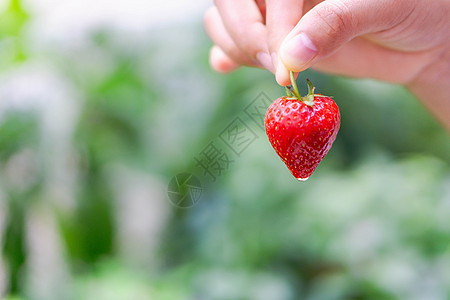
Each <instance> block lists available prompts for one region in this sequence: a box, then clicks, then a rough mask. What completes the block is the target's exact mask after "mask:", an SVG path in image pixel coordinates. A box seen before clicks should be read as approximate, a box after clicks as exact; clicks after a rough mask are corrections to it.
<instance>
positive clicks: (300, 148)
mask: <svg viewBox="0 0 450 300" xmlns="http://www.w3.org/2000/svg"><path fill="white" fill-rule="evenodd" d="M291 82H292V88H291V90H292V93H291V90H290V89H286V94H287V97H280V98H278V99H277V100H275V101H274V102H273V103H272V104H271V105H270V106H269V108H268V110H267V113H266V117H265V120H264V123H265V127H266V134H267V136H268V137H269V141H270V143H271V144H272V147H273V148H274V149H275V152H276V153H277V154H278V155H279V156H280V158H281V160H282V161H283V162H284V163H285V164H286V166H287V167H288V169H289V171H291V173H292V175H294V177H295V178H297V179H298V180H301V181H305V180H307V179H308V178H309V176H311V174H312V173H313V172H314V170H315V169H316V168H317V165H318V164H319V163H320V161H321V160H322V159H323V158H324V157H325V155H326V154H327V153H328V151H329V150H330V148H331V145H332V144H333V142H334V140H335V139H336V135H337V133H338V131H339V126H340V120H341V116H340V114H339V108H338V106H337V105H336V103H335V102H334V101H333V99H331V97H328V96H324V95H320V94H314V86H313V85H312V83H311V81H309V80H308V79H307V82H308V90H309V93H308V95H307V96H305V97H301V96H300V94H299V92H298V89H297V86H296V84H295V79H294V75H293V73H292V72H291Z"/></svg>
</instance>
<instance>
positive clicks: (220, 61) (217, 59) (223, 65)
mask: <svg viewBox="0 0 450 300" xmlns="http://www.w3.org/2000/svg"><path fill="white" fill-rule="evenodd" d="M209 64H210V65H211V68H212V69H213V70H214V71H216V72H218V73H230V72H232V71H234V70H235V69H237V68H238V67H239V65H238V64H237V63H236V62H234V61H233V60H232V59H231V58H229V57H228V56H227V55H226V54H225V52H223V51H222V49H220V48H219V47H218V46H213V47H212V48H211V50H210V52H209Z"/></svg>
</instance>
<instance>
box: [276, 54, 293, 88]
mask: <svg viewBox="0 0 450 300" xmlns="http://www.w3.org/2000/svg"><path fill="white" fill-rule="evenodd" d="M275 80H276V81H277V83H278V84H279V85H281V86H287V85H290V84H291V80H290V77H289V71H288V69H287V68H286V66H285V65H284V64H283V62H282V61H281V59H280V58H278V62H277V70H276V72H275Z"/></svg>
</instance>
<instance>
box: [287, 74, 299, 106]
mask: <svg viewBox="0 0 450 300" xmlns="http://www.w3.org/2000/svg"><path fill="white" fill-rule="evenodd" d="M289 77H290V78H291V84H292V93H293V94H294V96H295V97H296V98H297V99H299V100H302V96H301V95H300V92H299V91H298V87H297V83H296V82H295V77H294V72H292V71H289Z"/></svg>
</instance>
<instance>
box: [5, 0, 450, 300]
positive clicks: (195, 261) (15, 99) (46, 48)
mask: <svg viewBox="0 0 450 300" xmlns="http://www.w3.org/2000/svg"><path fill="white" fill-rule="evenodd" d="M209 5H211V1H206V0H201V1H181V0H178V1H176V0H167V1H161V0H146V1H144V0H122V1H119V0H95V1H93V0H65V1H58V0H1V1H0V249H1V257H0V295H1V296H3V297H4V298H5V299H10V300H11V299H36V300H40V299H45V300H52V299H58V300H60V299H108V300H114V299H121V300H122V299H156V300H166V299H170V300H171V299H174V300H178V299H181V300H182V299H187V300H203V299H204V300H235V299H236V300H240V299H249V300H253V299H254V300H284V299H286V300H287V299H309V300H322V299H324V300H325V299H326V300H328V299H410V300H415V299H423V300H433V299H443V300H444V299H449V298H450V244H449V242H450V167H449V162H450V138H449V135H448V133H446V132H445V130H444V129H443V128H442V127H441V126H440V125H439V124H438V123H437V122H436V121H435V120H434V119H433V118H432V116H431V115H430V114H429V113H428V112H427V111H426V110H425V109H424V108H423V107H422V105H421V104H420V103H419V102H418V101H417V100H416V99H414V98H413V97H412V96H411V95H410V94H409V93H408V92H407V91H406V90H405V89H404V88H402V87H399V86H394V85H388V84H384V83H380V82H374V81H370V80H354V79H348V78H342V77H331V76H327V75H324V74H319V73H316V72H313V71H306V72H304V73H302V74H300V76H299V79H298V84H299V86H301V87H302V91H303V93H305V88H304V87H305V78H306V77H309V78H311V80H312V81H313V82H314V83H315V85H316V86H317V88H318V91H319V92H321V93H323V94H327V95H333V96H334V98H335V100H336V102H337V103H338V105H339V107H340V109H341V115H342V125H341V130H340V132H339V135H338V137H337V140H336V142H335V144H334V146H333V148H332V150H331V151H330V153H329V154H328V155H327V157H326V158H325V159H324V161H323V162H322V163H321V164H320V165H319V167H318V169H317V171H316V172H315V173H314V175H313V176H312V177H311V178H310V179H309V180H308V181H307V182H304V183H301V182H297V181H296V180H295V179H294V178H293V177H292V176H291V175H290V174H289V172H288V171H287V169H286V168H285V166H284V165H283V163H282V162H281V160H280V159H279V158H278V157H277V156H276V154H275V152H274V151H273V149H272V148H271V146H270V144H269V143H268V141H267V139H266V136H265V134H264V131H263V130H262V129H261V128H260V126H261V123H258V120H257V119H256V121H255V119H252V118H251V117H250V115H249V114H247V113H246V112H248V111H249V110H248V109H246V108H248V107H252V105H254V104H255V103H260V102H254V101H260V100H261V99H262V100H264V99H265V100H264V101H269V102H270V101H271V100H274V99H276V98H277V97H278V96H280V95H282V94H283V93H284V90H283V89H282V88H281V87H279V86H278V85H277V84H276V82H275V80H274V78H273V75H271V74H270V73H269V72H267V71H263V70H256V69H249V68H242V69H240V70H238V71H236V72H234V73H233V74H230V75H219V74H215V73H214V72H213V71H211V69H210V68H209V66H208V51H209V47H210V46H211V43H210V41H209V40H208V38H207V37H206V34H205V32H204V30H203V28H202V15H203V11H204V10H205V9H206V8H207V7H208V6H209ZM267 99H269V100H267ZM264 101H262V103H264ZM236 118H239V122H241V123H240V124H243V126H244V127H243V128H246V130H248V131H247V133H249V132H252V134H253V135H252V136H253V137H252V139H251V142H245V143H246V144H245V149H244V150H242V149H241V150H242V151H240V150H239V153H238V154H237V153H236V152H234V151H233V149H232V148H231V147H228V146H227V145H226V144H225V143H224V140H225V141H226V133H227V128H228V129H229V128H230V124H233V123H232V122H235V120H236ZM224 137H225V139H224ZM241 141H242V142H244V141H247V140H246V139H245V140H241ZM228 142H229V141H228ZM211 145H214V146H215V149H216V150H217V151H216V154H220V156H217V157H220V158H222V160H220V162H221V166H222V167H221V168H214V166H213V165H210V166H209V167H210V169H209V172H214V173H213V174H215V176H214V177H215V178H213V176H211V174H210V173H208V172H206V170H205V169H203V168H202V167H201V165H200V164H199V163H198V161H201V160H202V157H203V158H204V155H205V153H209V154H211V152H208V149H209V150H211V148H208V146H209V147H210V146H211ZM241 146H242V145H241ZM217 162H218V161H217V160H216V163H217ZM216 166H217V165H216ZM183 172H185V173H188V174H194V176H196V178H197V179H198V180H199V181H200V182H201V188H202V189H201V194H200V196H199V197H197V196H195V197H196V198H195V199H196V200H197V201H195V203H194V202H192V203H191V205H189V207H181V208H180V207H179V206H177V205H174V204H173V203H172V202H171V200H170V199H169V197H168V193H167V189H168V184H169V182H170V180H171V179H172V178H173V176H175V175H176V174H179V173H183ZM193 197H194V196H193ZM191 200H192V199H191Z"/></svg>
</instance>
